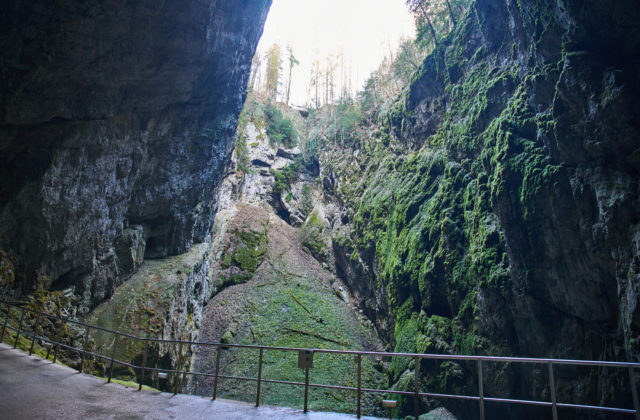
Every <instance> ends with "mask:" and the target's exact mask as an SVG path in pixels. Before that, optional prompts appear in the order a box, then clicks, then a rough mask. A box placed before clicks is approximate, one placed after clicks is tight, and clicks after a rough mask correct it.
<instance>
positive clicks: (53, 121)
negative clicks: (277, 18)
mask: <svg viewBox="0 0 640 420" xmlns="http://www.w3.org/2000/svg"><path fill="white" fill-rule="evenodd" d="M270 3H271V1H270V0H250V1H247V2H223V1H183V2H179V1H172V2H161V3H158V2H154V1H140V2H129V3H126V2H124V3H123V2H118V1H106V2H97V1H90V2H77V1H60V2H48V1H32V2H19V1H10V2H9V4H5V5H3V7H2V12H1V19H0V21H1V26H2V32H1V33H0V62H1V63H2V64H1V66H0V97H2V103H1V104H0V150H1V153H0V179H1V180H2V182H1V183H0V226H1V228H2V233H1V235H2V236H1V240H2V242H1V247H2V248H4V249H5V250H7V251H9V252H10V253H11V255H12V256H13V259H14V260H15V263H16V271H17V274H18V277H19V279H20V290H21V291H22V292H23V293H28V292H30V291H32V290H34V289H35V288H36V287H45V288H49V287H51V288H54V289H56V288H57V289H62V288H69V287H75V290H76V293H77V294H79V295H81V296H83V299H84V302H85V303H86V304H90V305H93V304H96V303H98V302H100V301H101V300H103V299H104V298H105V297H107V296H109V295H110V294H111V293H112V292H113V289H114V287H115V286H116V285H117V284H120V283H121V282H122V281H123V280H125V279H126V278H127V277H128V276H130V275H131V274H132V273H133V272H134V271H135V269H136V266H137V265H138V264H139V259H140V257H141V254H142V253H144V255H145V256H146V257H147V258H156V257H164V256H167V255H175V254H179V253H183V252H185V251H187V250H188V249H189V248H190V246H191V244H192V243H194V242H203V241H205V240H207V237H208V234H209V232H210V229H211V226H212V223H213V218H214V214H215V210H216V206H217V198H216V197H217V189H218V186H219V183H220V180H221V177H222V175H223V169H224V166H225V164H226V162H227V160H228V158H229V156H230V154H231V149H232V146H233V145H232V142H231V138H232V135H233V133H234V130H235V128H236V123H237V117H238V115H239V113H240V110H241V107H242V104H243V101H244V98H245V94H246V93H245V87H246V82H247V78H248V76H249V70H250V63H251V58H252V56H253V53H254V51H255V48H256V45H257V42H258V39H259V37H260V35H261V32H262V27H263V24H264V20H265V18H266V13H267V11H268V9H269V5H270Z"/></svg>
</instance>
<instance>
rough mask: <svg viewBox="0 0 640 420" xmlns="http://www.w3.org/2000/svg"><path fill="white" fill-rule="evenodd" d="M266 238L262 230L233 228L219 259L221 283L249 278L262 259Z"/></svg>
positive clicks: (230, 282) (236, 281)
mask: <svg viewBox="0 0 640 420" xmlns="http://www.w3.org/2000/svg"><path fill="white" fill-rule="evenodd" d="M267 242H268V238H267V235H266V233H265V232H264V231H262V232H257V231H254V230H250V229H247V228H244V229H243V228H240V229H235V230H233V231H232V232H231V233H230V235H229V239H228V244H227V247H226V249H225V252H224V254H223V256H222V258H221V261H220V268H222V270H224V271H223V272H221V273H220V280H221V281H220V283H221V285H229V284H238V283H241V282H243V281H246V280H248V279H250V278H251V277H252V276H253V273H255V272H256V269H257V268H258V266H259V265H260V264H261V263H262V260H263V259H264V256H265V252H266V250H267Z"/></svg>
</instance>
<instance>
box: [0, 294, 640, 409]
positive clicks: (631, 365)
mask: <svg viewBox="0 0 640 420" xmlns="http://www.w3.org/2000/svg"><path fill="white" fill-rule="evenodd" d="M2 304H4V305H5V306H6V308H7V315H6V316H5V319H4V322H3V327H2V336H1V337H0V341H3V340H4V336H5V331H6V330H12V331H14V332H15V333H16V338H15V342H14V346H13V347H14V348H16V346H17V344H18V338H19V336H20V335H23V336H25V337H30V338H31V339H32V343H31V348H30V350H29V354H32V353H33V345H34V343H35V341H36V340H40V341H43V342H45V343H49V350H48V352H47V357H49V351H50V350H51V347H54V346H55V356H54V362H55V359H56V357H57V353H58V348H59V347H62V348H66V349H70V350H73V351H77V352H80V353H82V362H81V366H80V372H82V370H83V367H84V366H83V365H82V364H83V362H84V359H85V357H86V356H92V357H96V358H100V359H102V360H105V361H108V362H109V363H110V366H109V378H108V382H111V378H112V373H113V365H114V364H115V363H117V364H120V365H123V366H127V367H130V368H132V369H136V370H140V371H141V375H140V380H139V387H138V390H141V389H142V383H143V381H144V374H145V372H147V371H148V372H164V373H167V374H173V375H175V376H174V378H176V380H177V378H178V377H180V376H183V377H184V375H196V376H198V375H200V376H208V377H214V378H215V382H214V391H213V392H214V393H213V399H215V398H216V389H217V382H218V380H219V379H234V380H243V381H252V382H257V383H258V391H257V398H256V406H258V405H259V404H260V384H261V383H277V384H287V385H294V386H303V387H305V394H306V393H307V391H308V389H309V388H325V389H337V390H347V391H356V392H357V395H358V398H357V404H356V413H357V417H358V418H360V413H361V407H360V406H361V398H360V394H361V393H363V392H369V393H383V394H393V395H406V396H413V397H414V398H415V401H416V404H415V415H416V416H415V417H416V418H417V417H418V414H419V413H418V406H419V404H418V403H419V398H420V397H431V398H446V399H458V400H468V401H477V402H478V404H479V413H480V418H481V419H482V420H484V417H485V416H484V405H485V402H493V403H507V404H524V405H532V406H542V407H550V408H551V409H552V417H553V419H554V420H557V418H558V413H557V408H558V407H561V408H572V409H584V410H595V411H601V412H609V413H618V414H629V415H635V417H636V420H640V406H639V403H638V394H637V389H636V378H635V372H634V369H640V363H636V362H617V361H598V360H576V359H555V358H533V357H502V356H479V355H447V354H429V353H391V352H379V351H360V350H336V349H307V348H299V347H278V346H263V345H252V344H231V343H229V344H226V343H220V342H201V341H188V340H165V339H160V338H151V337H139V336H136V335H133V334H128V333H124V332H121V331H117V330H111V329H108V328H104V327H99V326H96V325H91V324H88V323H85V322H82V321H78V320H74V319H70V318H68V317H62V316H58V315H51V314H47V313H45V312H40V311H36V310H34V309H30V308H27V307H26V306H24V303H18V302H9V301H5V300H0V305H2ZM12 308H19V309H20V310H21V314H20V325H19V326H18V327H17V328H16V327H14V326H12V325H9V319H10V316H11V309H12ZM27 312H29V313H31V314H33V315H36V316H37V318H36V325H35V326H34V328H33V331H32V332H30V331H26V330H22V326H23V321H24V317H25V314H26V313H27ZM42 316H44V317H47V318H49V319H50V320H51V319H52V320H58V321H61V323H66V322H68V323H72V324H76V325H80V326H84V327H86V328H93V329H95V330H98V331H103V332H106V333H110V334H114V335H115V340H114V346H113V350H112V354H111V356H106V355H101V354H98V353H96V352H92V351H89V350H87V349H86V344H87V339H86V337H88V330H87V333H86V335H85V340H84V344H83V347H82V348H79V347H73V346H70V345H67V344H64V343H62V340H61V338H60V332H61V330H58V337H57V339H51V338H49V337H46V336H44V335H43V336H39V335H37V327H38V323H39V320H40V317H42ZM61 325H62V324H61ZM117 337H125V338H129V339H133V340H140V341H144V342H145V350H144V357H143V363H142V366H138V365H135V364H133V363H131V362H129V361H124V360H118V359H116V348H117V342H118V340H117ZM149 343H164V344H178V345H179V346H180V347H182V346H183V345H190V346H214V347H216V349H217V351H216V353H217V356H216V367H215V373H207V372H193V371H185V370H182V369H180V364H181V363H180V361H178V363H177V366H176V367H175V368H174V369H169V368H157V367H155V368H154V367H147V366H145V365H146V358H147V350H148V345H149ZM227 348H239V349H256V350H260V358H259V365H258V372H259V373H258V377H257V378H250V377H242V376H233V375H223V374H220V366H219V364H220V357H219V356H220V352H221V350H222V349H227ZM265 350H270V351H291V352H300V351H308V350H313V352H315V353H327V354H347V355H354V356H356V363H357V364H359V363H360V361H359V360H360V358H361V357H362V356H380V357H388V358H391V357H410V358H413V359H414V360H415V363H416V365H415V366H416V372H417V374H416V375H415V378H416V379H415V391H414V392H412V391H398V390H390V389H375V388H364V387H362V385H361V383H360V380H359V379H360V378H359V375H360V369H358V381H357V382H358V386H357V387H351V386H340V385H330V384H316V383H310V382H309V380H308V369H307V372H306V373H307V375H306V380H305V382H295V381H286V380H276V379H268V378H262V377H261V375H262V353H263V352H264V351H265ZM180 353H181V352H180ZM181 357H182V356H181V355H180V356H179V358H181ZM419 359H429V360H457V361H467V362H476V363H477V365H478V390H479V395H477V396H474V395H458V394H439V393H430V392H421V391H420V389H419V385H420V383H419V374H418V370H419V363H418V361H419ZM483 362H498V363H529V364H532V363H534V364H546V365H547V366H548V369H549V388H550V394H551V401H538V400H522V399H513V398H495V397H488V396H485V395H484V393H483V379H482V370H483V369H482V363H483ZM554 365H570V366H598V367H613V368H627V370H628V375H629V382H630V388H631V392H632V398H633V403H634V408H633V409H630V408H622V407H607V406H598V405H584V404H570V403H564V402H558V401H556V390H555V383H554V374H553V366H554ZM176 383H177V382H176ZM174 387H175V388H174V391H175V393H177V385H174ZM304 411H305V412H306V411H307V404H306V399H305V405H304Z"/></svg>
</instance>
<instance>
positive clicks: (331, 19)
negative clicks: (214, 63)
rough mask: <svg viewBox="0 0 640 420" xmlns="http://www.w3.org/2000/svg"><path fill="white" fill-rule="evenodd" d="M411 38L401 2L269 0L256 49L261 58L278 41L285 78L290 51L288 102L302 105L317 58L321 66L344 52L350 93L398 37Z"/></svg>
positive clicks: (409, 19)
mask: <svg viewBox="0 0 640 420" xmlns="http://www.w3.org/2000/svg"><path fill="white" fill-rule="evenodd" d="M414 37H415V25H414V22H413V18H412V17H411V15H410V14H409V11H408V9H407V6H406V5H405V0H273V4H272V6H271V11H270V12H269V16H268V17H267V22H266V24H265V28H264V34H263V35H262V39H261V40H260V44H259V45H258V50H259V51H260V52H262V53H264V52H265V51H266V50H267V49H268V48H269V47H270V46H271V45H273V43H275V42H278V43H279V44H280V46H281V47H282V52H283V53H282V55H283V66H282V67H283V68H282V70H283V72H286V73H288V70H289V62H288V54H287V53H286V46H287V45H290V46H291V47H292V48H293V54H294V56H295V57H296V58H297V59H298V61H300V65H298V66H296V67H294V70H293V76H292V80H293V84H292V88H291V91H292V93H291V100H290V102H291V103H293V104H298V105H304V104H305V102H306V100H307V86H308V83H309V78H310V73H311V65H312V63H313V61H314V60H315V59H316V58H319V59H320V60H321V61H324V59H325V57H327V56H328V55H329V54H334V55H336V54H338V53H339V52H340V50H341V49H343V51H344V57H345V68H346V70H345V71H348V69H349V67H351V83H352V87H353V90H356V89H357V90H360V89H361V87H362V85H363V83H364V82H365V80H366V79H367V77H368V76H369V74H370V73H371V72H372V71H373V70H375V69H376V68H377V67H378V65H379V64H380V63H381V62H382V59H383V57H384V56H385V55H386V56H388V55H389V53H390V51H393V52H395V50H396V47H397V46H398V44H399V42H400V40H401V39H402V38H414ZM339 72H340V70H339V69H338V70H337V79H339V78H340V73H339ZM338 83H339V81H338Z"/></svg>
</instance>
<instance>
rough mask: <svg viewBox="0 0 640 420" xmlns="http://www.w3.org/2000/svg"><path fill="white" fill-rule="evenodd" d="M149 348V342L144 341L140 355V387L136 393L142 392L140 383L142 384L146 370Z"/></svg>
mask: <svg viewBox="0 0 640 420" xmlns="http://www.w3.org/2000/svg"><path fill="white" fill-rule="evenodd" d="M148 348H149V340H147V339H146V338H145V339H144V354H143V355H142V371H141V372H140V385H138V391H142V383H143V382H144V372H145V370H146V368H147V350H148Z"/></svg>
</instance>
